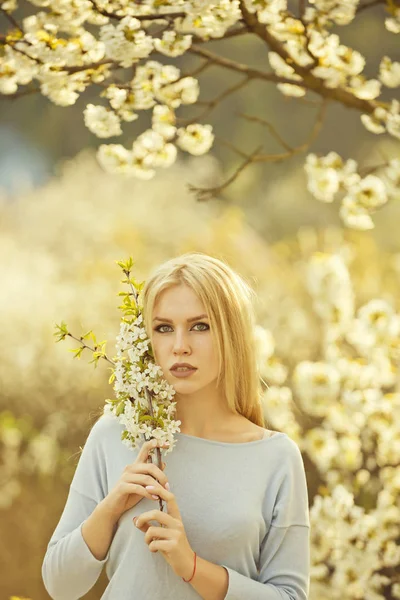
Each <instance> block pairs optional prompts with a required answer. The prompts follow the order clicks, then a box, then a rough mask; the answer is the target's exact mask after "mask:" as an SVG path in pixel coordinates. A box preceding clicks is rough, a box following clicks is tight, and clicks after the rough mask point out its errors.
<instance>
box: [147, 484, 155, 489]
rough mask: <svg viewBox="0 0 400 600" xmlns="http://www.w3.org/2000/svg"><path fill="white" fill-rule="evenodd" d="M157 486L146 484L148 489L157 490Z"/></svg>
mask: <svg viewBox="0 0 400 600" xmlns="http://www.w3.org/2000/svg"><path fill="white" fill-rule="evenodd" d="M155 489H156V488H155V486H154V485H146V490H155Z"/></svg>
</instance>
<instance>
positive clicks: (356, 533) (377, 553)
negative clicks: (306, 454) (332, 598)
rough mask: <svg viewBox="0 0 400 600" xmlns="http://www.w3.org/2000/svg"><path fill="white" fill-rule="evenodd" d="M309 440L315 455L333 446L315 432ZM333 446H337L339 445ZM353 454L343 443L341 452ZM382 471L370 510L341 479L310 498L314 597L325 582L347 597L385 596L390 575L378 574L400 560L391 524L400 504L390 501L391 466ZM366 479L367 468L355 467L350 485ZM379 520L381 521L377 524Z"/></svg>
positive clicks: (393, 486)
mask: <svg viewBox="0 0 400 600" xmlns="http://www.w3.org/2000/svg"><path fill="white" fill-rule="evenodd" d="M324 442H325V443H324ZM312 443H313V444H314V446H315V454H319V455H320V456H326V455H327V454H328V453H329V452H330V453H332V452H333V451H334V445H333V444H332V445H330V440H328V439H327V438H325V440H324V439H322V437H321V438H318V437H316V438H315V439H314V440H313V442H312ZM337 450H338V451H340V449H339V448H337ZM345 450H346V452H345ZM352 454H353V449H352V448H351V447H348V448H347V449H344V448H343V456H346V455H347V456H348V457H349V459H351V456H352ZM396 471H397V473H396ZM381 473H382V479H383V477H384V481H382V482H380V483H381V484H382V486H383V487H384V489H382V490H380V491H379V493H378V494H377V500H376V502H374V508H372V509H371V510H368V511H367V510H366V509H365V508H363V507H361V506H359V505H357V504H356V503H355V498H354V495H355V494H354V492H353V491H350V490H351V488H350V486H349V485H344V484H342V483H340V482H339V483H337V484H336V485H334V488H333V490H332V492H331V493H330V494H329V495H327V494H326V489H321V493H322V494H323V495H317V496H316V497H315V498H314V504H313V506H312V507H311V509H310V526H311V527H310V529H311V544H312V548H313V554H314V557H315V558H314V565H312V573H313V577H312V579H313V589H314V593H315V594H316V597H321V596H323V595H324V590H326V587H327V581H329V584H328V585H329V586H334V589H335V590H336V591H339V590H340V591H341V592H342V593H343V595H346V597H348V598H356V597H358V598H375V599H376V600H378V598H384V597H387V590H388V589H389V588H388V587H387V586H388V585H389V586H390V583H391V582H393V578H391V577H390V576H387V575H385V574H383V573H384V572H385V571H386V573H390V572H394V571H395V570H396V567H397V565H398V564H399V562H400V548H399V546H398V544H397V543H396V534H397V535H398V530H399V528H398V527H396V526H395V523H398V522H399V518H400V509H399V507H398V506H396V504H395V498H396V495H397V494H398V490H399V484H400V481H399V476H398V469H397V468H396V467H387V468H385V469H381ZM371 479H372V478H371V475H370V473H369V472H368V470H367V469H360V471H359V472H358V473H357V476H356V481H355V488H356V489H358V490H361V489H362V488H364V487H367V486H368V485H369V483H370V480H371ZM371 483H372V481H371ZM349 488H350V490H349ZM383 523H385V524H386V526H380V524H383ZM389 523H390V524H391V525H390V526H389ZM330 573H332V575H330ZM396 587H397V592H398V591H400V589H399V586H398V584H396V583H393V584H392V586H391V590H392V593H393V598H396V597H398V595H397V596H396Z"/></svg>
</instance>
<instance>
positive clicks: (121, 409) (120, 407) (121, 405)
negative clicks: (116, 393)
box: [115, 400, 125, 417]
mask: <svg viewBox="0 0 400 600" xmlns="http://www.w3.org/2000/svg"><path fill="white" fill-rule="evenodd" d="M124 409H125V400H122V401H121V402H120V403H119V404H118V406H117V410H116V411H115V414H116V415H117V417H119V416H120V415H122V413H123V412H124Z"/></svg>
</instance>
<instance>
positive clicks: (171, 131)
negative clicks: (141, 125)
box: [152, 104, 176, 140]
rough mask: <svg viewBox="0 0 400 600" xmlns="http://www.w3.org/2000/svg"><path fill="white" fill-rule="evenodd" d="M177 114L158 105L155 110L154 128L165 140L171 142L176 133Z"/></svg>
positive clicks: (166, 107)
mask: <svg viewBox="0 0 400 600" xmlns="http://www.w3.org/2000/svg"><path fill="white" fill-rule="evenodd" d="M175 123H176V117H175V113H174V112H173V111H172V110H171V109H170V108H169V107H168V106H165V105H161V104H157V105H156V106H155V107H154V109H153V118H152V126H153V129H154V131H156V132H157V133H160V134H161V135H162V136H163V138H165V139H166V140H170V139H171V138H173V137H174V136H175V133H176V126H175Z"/></svg>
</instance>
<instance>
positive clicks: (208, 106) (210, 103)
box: [177, 76, 251, 127]
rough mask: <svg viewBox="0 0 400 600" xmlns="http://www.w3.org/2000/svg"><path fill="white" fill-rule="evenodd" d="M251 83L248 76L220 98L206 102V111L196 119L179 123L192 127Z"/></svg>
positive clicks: (181, 120)
mask: <svg viewBox="0 0 400 600" xmlns="http://www.w3.org/2000/svg"><path fill="white" fill-rule="evenodd" d="M249 81H251V77H248V76H247V77H245V78H244V79H243V80H242V81H239V82H238V83H236V84H235V85H233V86H231V87H230V88H227V89H226V90H225V91H224V92H222V93H221V94H219V96H217V97H216V98H214V99H213V100H210V101H208V102H205V103H204V104H205V108H204V110H203V111H202V112H201V113H200V114H199V115H196V117H193V118H191V119H177V122H178V123H180V124H181V125H182V126H183V127H187V125H191V124H192V123H197V122H198V121H200V120H201V119H203V118H204V117H205V116H206V115H208V114H209V113H210V112H211V111H212V110H213V109H214V108H215V107H216V106H217V105H218V104H219V103H220V102H222V100H224V99H225V98H227V97H228V96H230V95H231V94H233V93H234V92H236V91H237V90H240V89H241V88H243V87H244V86H245V85H247V84H248V83H249ZM197 104H199V103H197Z"/></svg>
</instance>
